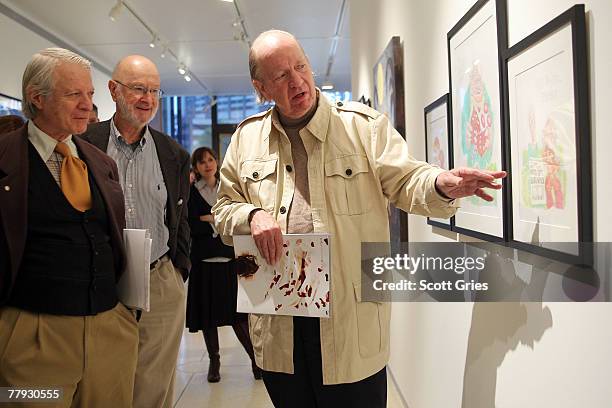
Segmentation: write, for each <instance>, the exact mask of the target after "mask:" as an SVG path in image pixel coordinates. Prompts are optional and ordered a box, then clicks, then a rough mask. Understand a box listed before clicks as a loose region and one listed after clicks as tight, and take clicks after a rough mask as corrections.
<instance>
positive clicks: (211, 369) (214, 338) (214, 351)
mask: <svg viewBox="0 0 612 408" xmlns="http://www.w3.org/2000/svg"><path fill="white" fill-rule="evenodd" d="M202 333H203V334H204V342H205V343H206V349H207V350H208V357H209V358H210V364H209V365H208V376H207V379H208V382H210V383H216V382H219V381H220V380H221V374H219V369H220V368H221V359H220V358H219V333H218V332H217V328H216V327H213V328H210V329H207V330H206V331H203V332H202Z"/></svg>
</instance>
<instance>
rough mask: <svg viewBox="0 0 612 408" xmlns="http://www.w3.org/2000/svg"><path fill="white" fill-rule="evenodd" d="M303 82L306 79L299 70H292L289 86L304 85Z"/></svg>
mask: <svg viewBox="0 0 612 408" xmlns="http://www.w3.org/2000/svg"><path fill="white" fill-rule="evenodd" d="M303 82H304V80H303V79H302V77H301V76H300V74H299V73H298V72H295V71H291V74H290V77H289V86H291V87H293V88H297V87H298V86H300V85H302V83H303Z"/></svg>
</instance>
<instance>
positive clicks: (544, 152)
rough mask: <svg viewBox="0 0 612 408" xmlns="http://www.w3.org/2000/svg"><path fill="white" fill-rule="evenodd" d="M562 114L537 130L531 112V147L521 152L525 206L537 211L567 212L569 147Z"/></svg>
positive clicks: (556, 114) (553, 116)
mask: <svg viewBox="0 0 612 408" xmlns="http://www.w3.org/2000/svg"><path fill="white" fill-rule="evenodd" d="M564 116H567V115H564V114H563V113H562V112H552V113H551V114H550V115H548V116H547V117H546V119H545V122H544V124H543V126H541V127H540V128H538V126H537V124H536V119H535V117H536V115H535V113H534V111H533V110H530V111H529V135H530V139H529V144H528V145H527V148H524V149H523V150H522V151H521V155H522V167H521V201H522V203H521V204H522V205H523V206H525V207H529V208H538V209H546V210H548V209H551V208H556V209H564V208H565V206H566V197H567V171H568V170H567V166H568V165H569V164H571V163H568V161H567V160H566V159H565V156H566V155H567V152H566V150H567V149H565V148H564V145H565V144H566V143H567V136H566V135H565V130H564V125H563V119H562V118H563V117H564Z"/></svg>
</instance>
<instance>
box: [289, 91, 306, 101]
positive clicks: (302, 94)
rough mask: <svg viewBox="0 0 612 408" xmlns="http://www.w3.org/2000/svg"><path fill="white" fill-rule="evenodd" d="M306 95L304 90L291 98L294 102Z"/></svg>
mask: <svg viewBox="0 0 612 408" xmlns="http://www.w3.org/2000/svg"><path fill="white" fill-rule="evenodd" d="M305 97H306V92H305V91H304V92H300V93H299V94H297V95H295V96H294V97H293V98H291V99H292V100H294V101H296V102H300V101H301V100H302V99H304V98H305Z"/></svg>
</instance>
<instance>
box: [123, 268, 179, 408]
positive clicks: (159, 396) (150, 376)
mask: <svg viewBox="0 0 612 408" xmlns="http://www.w3.org/2000/svg"><path fill="white" fill-rule="evenodd" d="M150 305H151V311H149V312H143V313H142V317H141V318H140V322H139V323H138V331H139V344H138V365H137V367H136V378H135V382H134V407H135V408H166V407H168V408H169V407H172V406H173V404H174V377H175V373H176V360H177V357H178V350H179V346H180V344H181V337H182V335H183V329H184V327H185V286H184V284H183V278H182V277H181V274H180V273H179V272H178V271H177V270H176V269H175V268H174V266H173V265H172V261H171V260H170V259H169V258H168V257H167V256H164V257H163V259H162V260H161V261H160V262H158V263H157V265H156V266H155V268H154V269H151V298H150Z"/></svg>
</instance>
